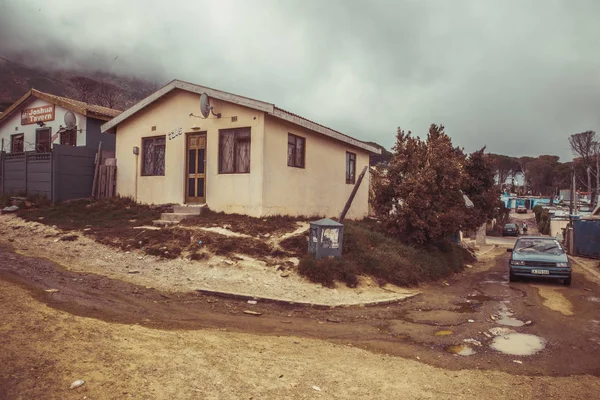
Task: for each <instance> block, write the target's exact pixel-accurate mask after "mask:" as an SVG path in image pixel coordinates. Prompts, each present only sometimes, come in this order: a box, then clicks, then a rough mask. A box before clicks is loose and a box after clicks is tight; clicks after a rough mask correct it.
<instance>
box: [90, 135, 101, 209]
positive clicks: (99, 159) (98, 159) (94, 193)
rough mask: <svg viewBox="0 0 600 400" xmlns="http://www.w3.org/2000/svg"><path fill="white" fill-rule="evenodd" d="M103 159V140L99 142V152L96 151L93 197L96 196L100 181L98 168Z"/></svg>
mask: <svg viewBox="0 0 600 400" xmlns="http://www.w3.org/2000/svg"><path fill="white" fill-rule="evenodd" d="M101 161H102V142H100V143H98V153H96V160H95V161H94V164H95V167H94V182H93V183H92V199H95V198H96V184H97V182H98V170H99V167H100V162H101Z"/></svg>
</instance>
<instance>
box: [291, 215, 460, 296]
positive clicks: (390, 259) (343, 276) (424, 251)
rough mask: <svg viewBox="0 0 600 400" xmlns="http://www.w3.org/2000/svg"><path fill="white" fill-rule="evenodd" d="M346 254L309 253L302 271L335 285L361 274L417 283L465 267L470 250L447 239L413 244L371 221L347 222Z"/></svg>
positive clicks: (314, 279) (380, 280) (351, 284)
mask: <svg viewBox="0 0 600 400" xmlns="http://www.w3.org/2000/svg"><path fill="white" fill-rule="evenodd" d="M343 249H344V255H343V257H342V258H341V259H323V260H315V259H314V258H313V257H312V256H310V255H305V256H304V257H302V259H301V261H300V265H299V267H298V272H299V273H300V274H302V275H304V276H306V277H307V278H308V279H309V280H311V281H312V282H316V283H321V284H323V285H324V286H327V287H333V286H334V284H335V281H341V282H344V283H345V284H346V285H347V286H349V287H355V286H356V285H357V284H358V277H359V276H360V275H370V276H372V277H374V278H375V279H376V280H377V281H378V283H379V284H385V283H392V284H395V285H399V286H414V285H417V284H419V283H421V282H426V281H432V280H437V279H440V278H444V277H447V276H449V275H451V274H453V273H455V272H458V271H461V270H462V269H463V267H464V264H465V262H468V261H471V256H470V254H469V253H468V252H467V251H466V250H464V249H463V248H461V247H459V246H457V245H455V244H451V243H447V244H444V245H442V246H429V247H413V246H409V245H406V244H404V243H402V242H400V241H399V240H397V239H394V238H391V237H388V236H385V235H383V234H382V233H380V232H378V231H377V225H376V224H375V223H372V222H370V221H360V222H354V221H349V222H346V223H345V224H344V247H343Z"/></svg>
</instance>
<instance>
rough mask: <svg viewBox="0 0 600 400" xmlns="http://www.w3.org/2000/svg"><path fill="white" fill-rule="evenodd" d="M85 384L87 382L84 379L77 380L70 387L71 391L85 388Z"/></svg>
mask: <svg viewBox="0 0 600 400" xmlns="http://www.w3.org/2000/svg"><path fill="white" fill-rule="evenodd" d="M84 383H85V381H84V380H83V379H77V380H76V381H74V382H73V383H71V386H69V389H76V388H78V387H80V386H83V384H84Z"/></svg>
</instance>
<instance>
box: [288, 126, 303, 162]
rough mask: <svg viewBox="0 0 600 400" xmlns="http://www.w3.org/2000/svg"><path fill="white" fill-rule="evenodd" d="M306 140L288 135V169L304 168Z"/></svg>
mask: <svg viewBox="0 0 600 400" xmlns="http://www.w3.org/2000/svg"><path fill="white" fill-rule="evenodd" d="M305 144H306V139H305V138H303V137H300V136H296V135H293V134H291V133H288V167H296V168H304V160H305V158H304V156H305V152H306V146H305Z"/></svg>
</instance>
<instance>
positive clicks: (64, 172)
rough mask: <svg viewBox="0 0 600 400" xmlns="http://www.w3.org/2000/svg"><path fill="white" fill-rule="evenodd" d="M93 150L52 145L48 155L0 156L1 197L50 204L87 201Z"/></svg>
mask: <svg viewBox="0 0 600 400" xmlns="http://www.w3.org/2000/svg"><path fill="white" fill-rule="evenodd" d="M95 157H96V150H95V149H92V148H89V147H72V146H61V145H54V147H53V150H52V151H50V152H48V153H35V152H25V153H14V154H7V153H0V194H6V195H37V196H44V197H46V198H47V199H49V200H51V201H54V202H56V201H62V200H69V199H77V198H84V197H89V196H90V195H91V191H92V184H93V180H94V160H95Z"/></svg>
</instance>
